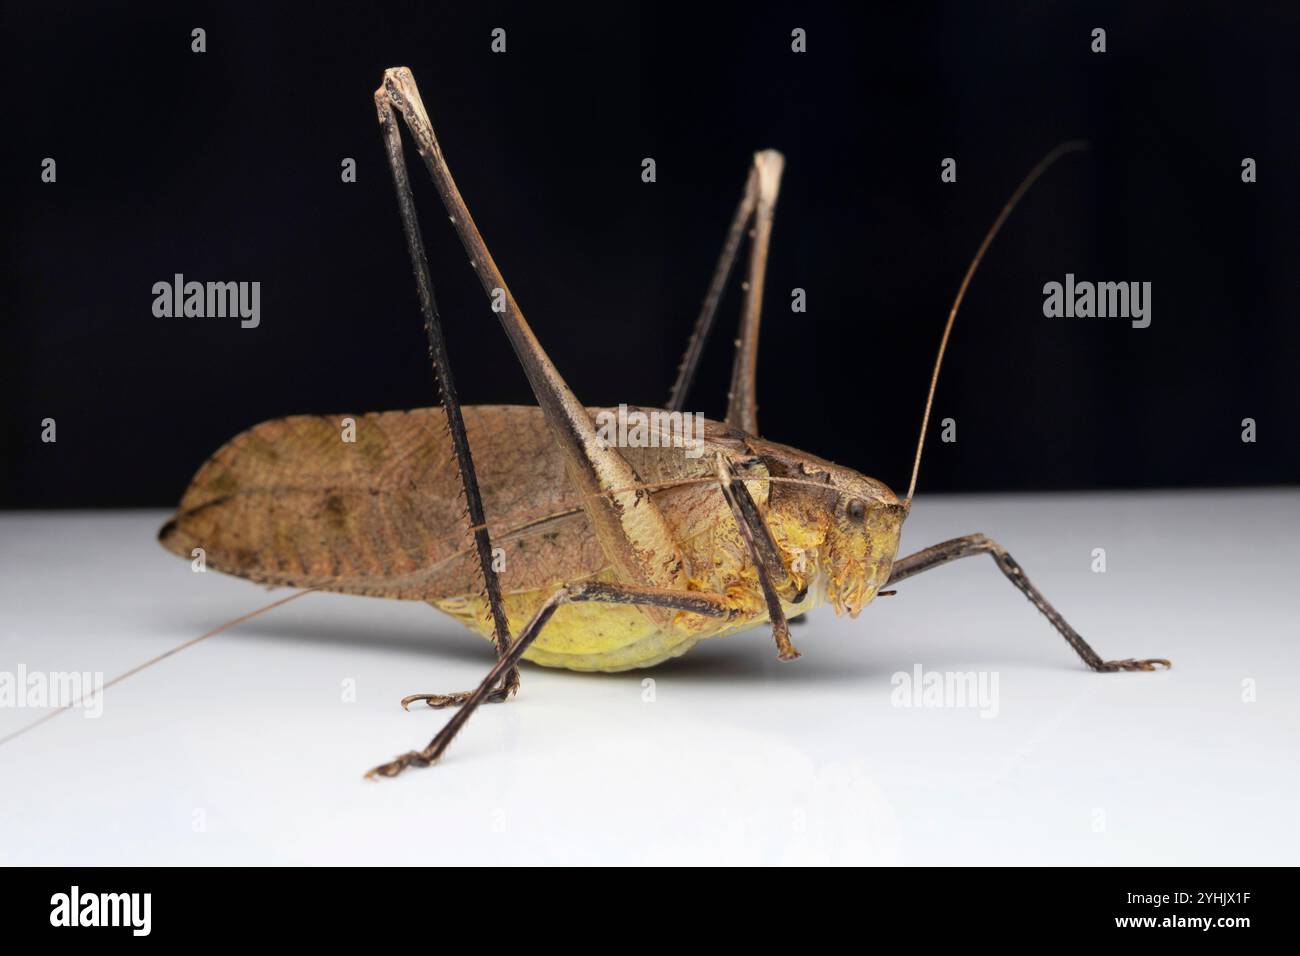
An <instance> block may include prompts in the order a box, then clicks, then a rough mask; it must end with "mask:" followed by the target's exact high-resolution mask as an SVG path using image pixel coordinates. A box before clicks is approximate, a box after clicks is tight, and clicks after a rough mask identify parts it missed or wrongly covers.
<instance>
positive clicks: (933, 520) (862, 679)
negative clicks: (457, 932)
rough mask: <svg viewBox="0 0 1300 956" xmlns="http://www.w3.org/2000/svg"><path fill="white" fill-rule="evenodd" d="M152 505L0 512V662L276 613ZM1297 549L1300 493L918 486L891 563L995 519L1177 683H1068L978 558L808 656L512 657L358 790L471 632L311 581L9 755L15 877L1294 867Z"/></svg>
mask: <svg viewBox="0 0 1300 956" xmlns="http://www.w3.org/2000/svg"><path fill="white" fill-rule="evenodd" d="M164 517H165V515H164V514H163V513H162V512H157V513H139V512H136V513H117V514H107V515H106V514H88V513H71V514H60V515H51V514H31V515H17V514H9V515H3V516H0V671H4V670H9V671H14V670H16V668H17V665H18V664H20V663H21V664H23V665H25V666H26V667H27V668H28V669H29V671H32V670H41V671H66V670H82V671H84V670H89V671H103V672H104V673H105V674H106V676H107V677H109V678H111V677H112V676H114V675H116V674H117V673H119V672H121V671H124V670H126V669H127V668H128V667H130V666H132V665H134V664H136V663H138V662H139V661H141V660H143V659H145V658H148V657H150V656H152V655H154V654H157V653H159V652H160V651H162V650H164V649H166V648H168V647H169V646H171V645H173V644H175V643H177V642H179V641H182V640H184V639H186V638H189V637H193V636H195V635H198V634H200V633H202V632H203V631H205V630H207V629H209V628H211V627H213V626H215V625H216V624H218V623H221V622H222V621H224V620H226V619H228V618H231V617H235V616H237V615H239V614H242V613H244V612H246V611H248V610H251V609H253V608H255V607H258V606H260V605H261V604H263V603H266V602H267V601H269V600H272V599H273V598H272V597H268V596H267V594H266V592H265V591H264V590H262V589H260V588H257V587H255V586H253V585H251V584H248V583H246V582H243V581H239V580H237V579H234V578H229V577H225V576H223V575H220V574H217V573H212V572H210V573H207V574H194V573H191V571H190V568H189V565H188V563H186V562H183V561H181V560H179V559H177V558H175V557H173V556H171V555H169V554H167V553H165V552H164V551H163V550H162V549H161V548H160V547H159V546H158V545H157V544H156V543H155V541H154V535H155V533H156V531H157V528H158V527H159V525H160V524H161V523H162V521H163V519H164ZM1297 530H1300V493H1297V492H1294V491H1265V492H1217V493H1186V494H1171V495H1138V494H1128V495H1088V496H1042V497H1017V498H1009V497H1000V498H991V497H990V498H986V497H981V498H948V499H943V498H939V499H934V498H924V497H923V498H919V499H918V500H917V502H916V507H915V509H914V513H913V515H912V517H911V518H910V519H909V522H908V525H907V527H906V529H905V532H904V541H903V546H904V551H912V550H915V549H917V548H919V547H923V546H926V545H929V544H933V543H935V542H937V541H939V540H942V539H945V538H948V537H953V536H956V535H959V534H963V533H968V532H972V531H983V532H985V533H987V534H989V535H991V536H993V537H995V538H997V539H998V540H1000V541H1002V543H1003V544H1004V545H1006V546H1007V547H1008V549H1009V550H1010V551H1011V553H1012V554H1013V555H1014V556H1015V557H1016V558H1017V559H1018V560H1019V561H1020V563H1021V564H1022V565H1023V566H1024V567H1025V569H1026V571H1027V572H1028V574H1029V576H1030V578H1031V579H1032V580H1034V581H1035V583H1037V584H1038V586H1039V587H1040V588H1041V589H1042V590H1043V592H1044V593H1045V594H1046V595H1047V597H1048V599H1049V600H1051V601H1053V602H1054V603H1055V604H1056V606H1057V607H1058V608H1059V609H1060V610H1061V611H1062V613H1064V614H1065V616H1066V617H1067V618H1068V619H1069V620H1070V621H1071V622H1073V623H1074V625H1075V626H1076V627H1077V628H1078V629H1079V630H1080V631H1081V632H1082V633H1083V635H1084V636H1085V637H1086V638H1087V639H1088V640H1089V641H1091V642H1092V643H1093V645H1094V646H1095V647H1096V648H1097V650H1098V651H1099V652H1100V653H1101V654H1103V655H1104V656H1106V657H1130V656H1137V657H1146V656H1155V657H1160V656H1165V657H1170V658H1172V659H1173V661H1174V665H1175V666H1174V669H1173V670H1172V671H1170V672H1168V673H1160V674H1104V675H1102V674H1094V673H1091V672H1089V671H1088V670H1086V669H1085V668H1084V667H1083V665H1082V664H1081V663H1080V662H1079V661H1078V659H1077V658H1076V657H1075V656H1074V654H1073V652H1072V651H1070V649H1069V648H1068V647H1067V646H1066V644H1065V642H1064V641H1063V640H1062V639H1061V638H1060V637H1059V636H1058V635H1057V634H1056V632H1055V631H1053V630H1052V628H1051V627H1050V626H1049V625H1048V624H1047V622H1046V621H1044V620H1043V619H1042V618H1041V617H1040V616H1039V614H1038V613H1037V612H1036V611H1035V610H1034V609H1033V608H1032V607H1031V606H1030V605H1029V604H1028V603H1027V602H1026V601H1025V600H1024V599H1023V598H1022V597H1021V596H1020V594H1019V593H1018V592H1017V591H1016V590H1015V589H1014V588H1013V587H1012V586H1011V585H1010V584H1009V583H1007V581H1006V580H1005V579H1003V577H1002V576H1001V574H999V573H998V571H997V569H996V568H995V566H994V565H993V563H992V562H991V561H989V560H988V559H987V558H982V557H981V558H973V559H967V560H964V561H960V562H958V563H956V564H953V565H950V566H948V567H946V568H942V569H939V570H936V571H933V572H929V573H927V574H924V575H922V576H920V577H917V578H915V579H913V580H911V581H908V582H905V583H904V584H903V585H901V587H900V592H901V593H900V594H899V595H898V596H897V597H893V598H881V599H879V600H877V602H876V603H875V605H873V606H871V607H869V608H867V610H866V611H865V612H864V613H863V615H862V616H861V617H860V618H859V619H858V620H856V621H852V620H849V619H847V618H845V619H836V618H835V616H834V614H833V612H831V611H830V610H825V609H824V610H822V611H819V612H817V613H816V614H815V615H813V617H812V619H811V621H810V622H809V623H807V624H805V625H803V626H801V627H799V628H797V629H796V631H795V642H796V644H797V645H798V646H799V647H800V648H801V649H802V650H803V651H804V657H803V659H802V660H799V661H797V662H795V663H793V664H781V663H779V662H778V661H777V660H776V659H775V652H774V650H773V647H772V642H771V640H770V638H769V636H768V635H767V634H766V633H765V632H763V631H751V632H749V633H746V634H743V635H738V636H735V637H731V638H727V639H724V640H721V641H713V642H706V643H705V644H702V645H701V646H699V647H698V648H696V649H695V650H694V651H692V652H691V653H690V654H688V655H687V656H686V657H685V658H683V659H681V660H679V661H676V662H673V663H671V664H668V665H665V666H663V667H660V668H657V669H655V670H653V671H648V672H636V673H630V674H622V675H613V676H599V675H595V676H593V675H581V674H570V673H565V672H560V671H550V670H543V669H541V668H537V667H533V666H529V667H527V668H526V670H525V673H524V679H523V691H522V693H521V695H520V696H519V697H518V698H517V699H516V700H515V701H514V702H512V703H510V704H508V705H505V706H491V707H485V708H483V709H482V710H481V711H480V712H479V713H478V714H476V715H475V716H474V718H473V720H471V722H470V723H469V725H468V727H467V729H466V731H465V732H464V733H463V734H462V735H461V737H460V738H459V739H458V740H457V742H456V743H455V744H454V745H453V747H452V749H451V751H450V752H449V754H448V757H447V759H446V760H445V761H444V762H443V763H442V764H441V765H439V766H437V767H434V768H431V769H426V770H412V771H408V772H407V773H406V774H404V775H403V776H402V777H400V778H398V779H396V780H385V781H381V782H379V783H368V782H363V781H362V779H361V774H362V772H363V771H365V770H366V769H368V768H369V767H371V766H372V765H374V764H375V763H377V762H380V761H382V760H386V759H389V758H390V757H392V756H393V755H395V754H397V753H399V752H401V751H404V750H408V749H411V748H413V747H419V746H423V744H424V743H426V742H427V741H428V739H429V738H430V737H431V736H432V734H433V733H434V732H435V731H436V729H437V728H438V727H439V726H440V725H441V724H442V722H443V721H444V720H446V713H445V712H437V711H431V710H427V709H424V710H420V709H413V710H412V712H411V713H409V714H408V713H404V712H403V711H402V710H401V709H400V708H399V707H398V705H397V701H398V699H399V698H400V697H401V696H402V695H404V694H407V693H411V692H414V691H450V690H459V689H466V688H469V687H472V686H473V685H475V684H476V683H477V682H478V680H479V679H480V678H481V677H482V675H483V674H484V672H485V671H486V668H487V667H488V666H489V665H490V663H491V655H490V647H489V646H488V645H487V644H486V643H484V642H481V641H480V639H478V638H476V637H473V636H471V635H469V634H468V633H467V632H464V631H462V630H460V629H459V627H458V626H457V625H455V624H454V623H453V622H452V621H450V620H448V619H446V618H444V617H442V616H441V615H439V614H438V613H437V612H435V611H434V610H433V609H431V608H429V607H427V606H425V605H422V604H414V603H400V602H388V601H377V600H373V599H367V598H355V597H345V596H337V595H324V594H313V595H309V596H307V597H305V598H302V599H301V600H299V601H298V602H295V603H293V604H290V605H288V606H286V607H284V608H281V609H277V610H275V611H272V612H270V613H269V614H267V615H265V616H263V617H260V618H258V619H256V620H254V621H250V622H248V623H246V624H244V625H242V626H241V627H239V628H238V629H236V630H234V631H232V632H229V633H227V634H223V635H220V636H218V637H216V638H213V639H211V640H210V641H207V642H205V643H203V644H200V645H198V646H197V647H194V648H191V649H189V650H187V651H185V652H183V653H182V654H180V655H178V656H176V657H173V658H171V659H169V660H167V661H165V662H163V663H161V664H159V665H157V666H155V667H153V668H151V669H149V670H147V671H145V672H143V673H142V674H140V675H138V676H136V677H134V678H132V679H131V680H129V681H127V682H125V683H123V684H122V685H120V686H118V687H114V688H112V689H110V690H108V691H107V692H106V694H105V699H104V703H103V715H102V717H100V718H99V719H97V720H96V719H89V718H86V717H84V716H83V715H82V714H80V713H76V712H73V713H68V714H65V715H63V716H60V717H59V718H57V719H56V720H54V721H51V722H50V723H48V724H46V725H45V726H43V727H41V728H39V729H37V730H35V731H33V732H32V733H30V734H27V735H25V736H23V737H21V738H18V739H16V740H14V741H12V742H10V743H9V744H7V745H5V746H3V747H0V792H2V794H3V796H0V862H3V863H10V864H56V863H57V864H121V863H217V864H234V863H258V862H293V863H352V862H366V863H380V862H392V863H406V864H418V865H423V866H445V865H448V864H463V863H474V862H480V863H506V862H539V861H558V862H568V863H582V862H632V863H644V862H663V863H671V862H722V861H726V862H753V863H759V862H803V861H808V862H819V861H826V862H881V863H892V862H898V863H994V864H997V863H1082V864H1100V863H1174V864H1193V863H1197V864H1227V863H1252V864H1254V863H1273V864H1296V863H1297V862H1300V854H1298V853H1297V849H1298V848H1300V838H1298V837H1297V828H1296V827H1295V826H1294V824H1293V821H1294V815H1295V804H1296V785H1297V743H1300V722H1298V718H1297V706H1298V703H1300V695H1298V694H1297V690H1300V668H1297V656H1298V652H1297V641H1296V638H1297V632H1298V631H1300V624H1298V623H1297V622H1298V620H1300V617H1298V615H1297V611H1298V608H1297V604H1298V603H1300V602H1297V600H1296V592H1297V584H1296V575H1297V571H1298V570H1300V543H1298V536H1297V533H1296V532H1297ZM1099 547H1100V548H1105V549H1106V557H1107V572H1106V573H1104V574H1097V573H1093V571H1092V570H1091V564H1092V560H1093V559H1092V550H1093V549H1094V548H1099ZM288 593H289V592H288V591H283V590H282V591H278V592H276V594H275V595H274V596H283V595H285V594H288ZM916 664H920V665H922V666H923V667H924V668H925V669H926V670H927V671H929V670H936V671H985V672H988V673H989V674H996V675H997V676H998V690H999V694H998V713H997V716H996V717H993V718H983V717H981V716H980V712H979V711H978V710H977V709H970V708H967V709H952V708H950V709H905V708H900V707H896V706H892V705H891V693H892V692H893V690H894V687H893V686H891V675H893V674H895V673H896V672H900V671H902V672H911V671H912V669H913V667H914V666H915V665H916ZM646 677H653V678H654V679H655V681H656V685H655V691H656V693H655V698H656V699H655V701H654V702H653V703H647V702H644V701H643V700H642V697H643V690H642V680H643V679H644V678H646ZM346 679H352V680H355V682H356V688H357V693H356V697H357V699H356V702H355V703H344V702H343V701H342V699H341V698H342V690H341V687H342V682H343V681H344V680H346ZM1247 679H1250V680H1253V681H1255V682H1256V684H1255V686H1256V695H1257V699H1256V700H1255V702H1245V701H1243V681H1244V680H1247ZM38 713H39V712H36V711H32V710H30V709H27V710H22V709H0V735H3V734H5V733H7V732H9V731H10V730H12V729H14V728H16V727H18V726H20V725H21V724H23V723H25V722H27V721H29V720H31V719H32V718H33V717H34V716H37V715H38ZM198 820H202V821H203V822H204V823H205V824H206V826H205V828H204V829H201V830H198V831H197V832H196V821H198Z"/></svg>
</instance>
